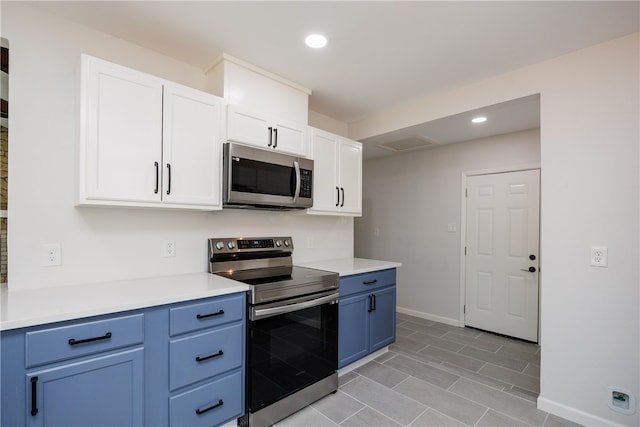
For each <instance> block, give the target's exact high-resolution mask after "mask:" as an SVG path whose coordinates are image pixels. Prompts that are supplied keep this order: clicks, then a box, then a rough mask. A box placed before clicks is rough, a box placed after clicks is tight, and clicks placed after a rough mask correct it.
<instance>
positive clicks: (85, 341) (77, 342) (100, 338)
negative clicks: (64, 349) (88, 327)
mask: <svg viewBox="0 0 640 427" xmlns="http://www.w3.org/2000/svg"><path fill="white" fill-rule="evenodd" d="M110 338H111V332H107V333H106V334H104V335H103V336H101V337H93V338H86V339H84V340H76V339H75V338H71V339H70V340H69V345H77V344H84V343H88V342H93V341H100V340H108V339H110Z"/></svg>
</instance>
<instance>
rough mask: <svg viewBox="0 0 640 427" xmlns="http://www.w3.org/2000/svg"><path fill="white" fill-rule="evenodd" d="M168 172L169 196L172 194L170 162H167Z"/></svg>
mask: <svg viewBox="0 0 640 427" xmlns="http://www.w3.org/2000/svg"><path fill="white" fill-rule="evenodd" d="M167 172H168V174H169V175H168V176H167V181H168V184H167V187H168V188H167V196H168V195H169V194H171V164H170V163H167Z"/></svg>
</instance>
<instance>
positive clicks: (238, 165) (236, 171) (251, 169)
mask: <svg viewBox="0 0 640 427" xmlns="http://www.w3.org/2000/svg"><path fill="white" fill-rule="evenodd" d="M231 165H232V166H231V174H232V179H231V182H232V185H231V190H232V191H238V192H241V193H256V194H268V195H274V196H288V197H293V196H294V193H295V189H296V171H295V169H294V167H293V166H282V165H276V164H272V163H265V162H259V161H256V160H249V159H242V158H241V159H238V160H235V159H234V161H232V162H231Z"/></svg>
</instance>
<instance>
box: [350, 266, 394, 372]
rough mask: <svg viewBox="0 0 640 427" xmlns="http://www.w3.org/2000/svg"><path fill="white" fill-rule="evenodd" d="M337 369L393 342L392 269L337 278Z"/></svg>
mask: <svg viewBox="0 0 640 427" xmlns="http://www.w3.org/2000/svg"><path fill="white" fill-rule="evenodd" d="M338 337H339V338H338V368H343V367H345V366H347V365H348V364H350V363H352V362H355V361H356V360H358V359H361V358H363V357H364V356H367V355H368V354H370V353H373V352H374V351H376V350H379V349H381V348H383V347H386V346H388V345H389V344H391V343H393V342H394V341H395V340H396V285H395V269H388V270H382V271H378V272H372V273H365V274H358V275H353V276H346V277H341V278H340V313H339V332H338Z"/></svg>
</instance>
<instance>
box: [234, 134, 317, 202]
mask: <svg viewBox="0 0 640 427" xmlns="http://www.w3.org/2000/svg"><path fill="white" fill-rule="evenodd" d="M223 153H224V155H223V158H224V164H223V174H224V179H223V182H224V188H223V190H224V196H223V197H224V203H223V204H224V206H226V207H242V208H270V209H304V208H309V207H311V206H313V160H310V159H305V158H301V157H295V156H291V155H288V154H282V153H277V152H273V151H267V150H263V149H260V148H253V147H248V146H245V145H240V144H235V143H232V142H229V143H225V144H224V150H223Z"/></svg>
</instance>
